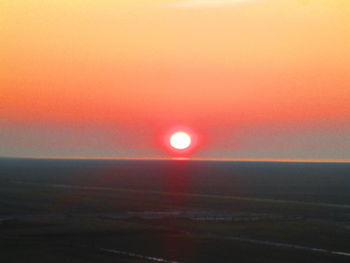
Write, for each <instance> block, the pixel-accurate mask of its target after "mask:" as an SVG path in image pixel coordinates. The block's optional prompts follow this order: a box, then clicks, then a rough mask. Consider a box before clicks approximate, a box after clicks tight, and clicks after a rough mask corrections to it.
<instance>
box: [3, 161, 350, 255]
mask: <svg viewBox="0 0 350 263" xmlns="http://www.w3.org/2000/svg"><path fill="white" fill-rule="evenodd" d="M0 260H1V262H349V260H350V164H346V163H338V164H335V163H333V164H332V163H322V164H321V163H273V162H270V163H258V162H207V161H206V162H204V161H141V160H140V161H135V160H130V161H126V160H34V159H0Z"/></svg>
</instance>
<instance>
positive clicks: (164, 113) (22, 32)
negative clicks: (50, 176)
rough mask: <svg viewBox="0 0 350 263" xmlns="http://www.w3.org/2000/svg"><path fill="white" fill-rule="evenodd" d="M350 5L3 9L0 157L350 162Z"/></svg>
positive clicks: (71, 3)
mask: <svg viewBox="0 0 350 263" xmlns="http://www.w3.org/2000/svg"><path fill="white" fill-rule="evenodd" d="M349 47H350V1H348V0H148V1H146V0H114V1H112V0H0V156H50V157H54V156H61V157H62V156H67V157H68V156H75V157H83V156H88V157H167V156H171V153H169V152H168V151H166V150H165V149H164V146H163V145H162V144H161V143H160V141H161V139H160V138H162V137H163V136H164V135H165V134H166V133H167V132H168V131H169V130H171V129H172V128H173V127H175V126H178V125H183V126H186V127H189V128H190V129H192V130H193V131H194V132H195V133H196V134H197V135H198V137H199V138H200V143H199V144H198V148H197V150H196V151H195V152H194V153H193V157H198V158H200V157H203V158H264V159H265V158H278V159H284V158H287V159H350V48H349Z"/></svg>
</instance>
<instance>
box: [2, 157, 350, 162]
mask: <svg viewBox="0 0 350 263" xmlns="http://www.w3.org/2000/svg"><path fill="white" fill-rule="evenodd" d="M0 159H36V160H131V161H132V160H134V161H137V160H140V161H141V160H142V161H209V162H210V161H212V162H280V163H350V159H301V158H295V159H293V158H206V157H203V158H200V157H147V156H145V157H112V156H109V157H91V156H0Z"/></svg>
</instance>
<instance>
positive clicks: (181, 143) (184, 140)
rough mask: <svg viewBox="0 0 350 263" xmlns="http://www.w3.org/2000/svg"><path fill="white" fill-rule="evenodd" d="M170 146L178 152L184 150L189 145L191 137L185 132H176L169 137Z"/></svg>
mask: <svg viewBox="0 0 350 263" xmlns="http://www.w3.org/2000/svg"><path fill="white" fill-rule="evenodd" d="M170 145H171V146H172V147H173V148H175V149H178V150H184V149H186V148H188V147H189V146H190V145H191V136H190V135H188V134H187V133H185V132H176V133H174V134H173V135H171V137H170Z"/></svg>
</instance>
